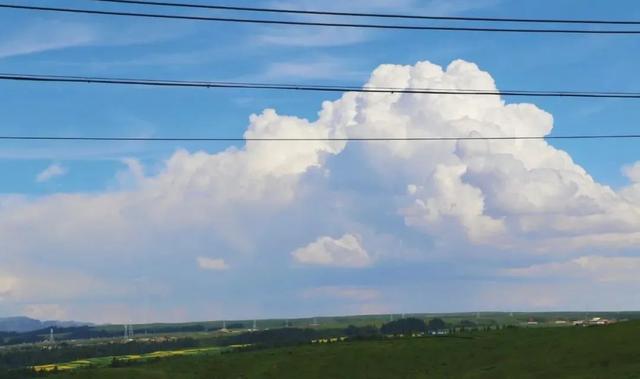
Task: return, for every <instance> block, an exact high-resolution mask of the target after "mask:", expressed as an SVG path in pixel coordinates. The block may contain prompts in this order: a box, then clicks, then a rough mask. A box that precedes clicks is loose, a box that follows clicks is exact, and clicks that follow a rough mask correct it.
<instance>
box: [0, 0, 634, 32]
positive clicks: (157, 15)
mask: <svg viewBox="0 0 640 379" xmlns="http://www.w3.org/2000/svg"><path fill="white" fill-rule="evenodd" d="M0 8H4V9H16V10H30V11H45V12H63V13H75V14H91V15H105V16H124V17H146V18H156V19H173V20H190V21H217V22H230V23H251V24H265V25H292V26H324V27H342V28H366V29H387V30H423V31H428V30H431V31H461V32H503V33H561V34H609V35H623V34H629V35H630V34H640V30H598V29H536V28H484V27H458V26H428V25H389V24H360V23H358V24H352V23H334V22H309V21H287V20H269V19H248V18H229V17H206V16H186V15H176V14H160V13H141V12H121V11H102V10H94V9H79V8H54V7H41V6H31V5H18V4H0Z"/></svg>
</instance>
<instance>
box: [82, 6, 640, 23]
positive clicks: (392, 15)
mask: <svg viewBox="0 0 640 379" xmlns="http://www.w3.org/2000/svg"><path fill="white" fill-rule="evenodd" d="M93 1H99V2H103V3H118V4H135V5H151V6H163V7H178V8H195V9H211V10H222V11H248V12H261V13H284V14H303V15H316V16H348V17H376V18H398V19H413V20H442V21H481V22H513V23H545V24H600V25H640V21H634V20H578V19H548V18H547V19H544V18H501V17H462V16H427V15H410V14H397V13H362V12H336V11H320V10H301V9H276V8H258V7H238V6H230V5H213V4H194V3H176V2H167V1H142V0H93Z"/></svg>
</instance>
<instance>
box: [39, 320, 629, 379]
mask: <svg viewBox="0 0 640 379" xmlns="http://www.w3.org/2000/svg"><path fill="white" fill-rule="evenodd" d="M638 336H640V321H629V322H623V323H618V324H614V325H609V326H603V327H588V328H584V327H566V328H507V329H503V330H496V331H489V332H473V333H467V334H464V335H457V336H447V337H418V338H393V339H383V340H367V341H352V342H336V343H328V344H309V345H300V346H295V347H287V348H273V349H264V350H256V351H243V352H234V353H228V354H212V355H197V356H183V357H177V358H168V359H162V360H153V361H150V362H148V363H141V364H136V365H133V366H129V367H117V368H110V367H109V368H91V369H78V370H72V371H67V372H60V373H58V374H54V375H51V376H48V377H49V378H55V379H63V378H65V379H66V378H78V379H79V378H92V379H108V378H118V379H120V378H131V379H137V378H139V379H152V378H153V379H155V378H172V379H191V378H274V379H275V378H277V379H287V378H296V379H298V378H353V379H358V378H491V379H499V378H575V379H578V378H580V379H584V378H594V379H595V378H616V379H618V378H621V379H624V378H628V379H631V378H640V342H638Z"/></svg>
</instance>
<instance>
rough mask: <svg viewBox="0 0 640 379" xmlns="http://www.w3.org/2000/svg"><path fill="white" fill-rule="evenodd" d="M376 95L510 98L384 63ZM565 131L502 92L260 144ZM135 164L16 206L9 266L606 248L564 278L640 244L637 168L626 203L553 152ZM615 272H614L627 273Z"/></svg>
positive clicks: (535, 147) (257, 127) (364, 109)
mask: <svg viewBox="0 0 640 379" xmlns="http://www.w3.org/2000/svg"><path fill="white" fill-rule="evenodd" d="M367 85H368V86H378V87H397V88H442V89H485V90H495V89H496V86H495V83H494V81H493V79H492V77H491V76H490V75H489V74H488V73H486V72H484V71H482V70H480V69H479V68H478V67H477V66H476V65H475V64H473V63H469V62H465V61H461V60H458V61H454V62H452V63H451V64H450V65H449V66H447V67H446V68H443V67H440V66H438V65H435V64H432V63H429V62H419V63H417V64H416V65H413V66H400V65H382V66H380V67H378V68H377V69H376V70H375V71H374V72H373V73H372V75H371V77H370V79H369V81H368V83H367ZM552 128H553V118H552V116H551V115H550V114H548V113H547V112H545V111H543V110H541V109H539V108H537V107H536V106H535V105H532V104H508V103H506V102H505V100H504V99H502V98H501V97H500V96H465V95H424V94H400V93H346V94H344V95H343V96H342V97H340V98H339V99H338V100H335V101H326V102H324V103H323V104H322V107H321V110H320V111H319V114H318V118H317V119H316V120H313V121H309V120H306V119H302V118H298V117H295V116H284V115H279V114H278V113H277V112H276V111H275V110H272V109H267V110H264V111H263V112H262V113H260V114H258V115H253V116H251V118H250V124H249V127H248V129H247V130H246V132H245V136H246V137H249V138H274V137H287V138H307V137H309V138H326V137H468V136H485V137H488V136H517V135H526V136H532V135H536V136H544V135H548V134H549V133H550V132H551V130H552ZM131 162H134V161H130V162H129V163H130V164H129V166H130V167H131V168H132V169H133V170H134V171H135V172H133V173H132V175H130V176H131V177H133V178H134V180H135V185H134V186H133V187H131V186H127V188H123V189H120V190H116V191H111V192H103V193H98V194H93V193H86V194H56V195H53V196H44V197H40V198H36V199H23V198H19V197H18V198H16V197H12V198H9V197H7V198H5V199H2V200H0V241H2V244H3V246H2V250H1V251H0V260H3V261H5V262H8V263H7V264H9V263H10V262H17V261H19V262H23V263H25V264H29V262H37V261H38V259H39V257H40V256H41V255H42V254H43V251H47V252H48V253H49V254H54V255H55V256H56V259H57V260H58V261H59V262H61V263H60V264H65V263H64V262H68V261H69V260H74V259H80V260H83V261H94V260H104V259H105V258H107V259H109V262H111V258H114V257H118V256H127V257H129V259H137V258H136V257H138V258H140V257H149V256H153V257H158V258H157V259H156V262H157V264H159V265H161V264H162V259H166V258H167V257H172V256H176V255H177V256H183V255H188V259H187V260H188V261H189V262H191V264H190V265H189V266H188V267H189V268H190V269H194V268H195V269H197V267H194V265H193V261H194V259H197V257H199V256H204V255H206V254H207V252H208V251H211V250H212V248H218V250H219V251H222V252H223V253H221V254H220V256H219V257H217V258H216V259H219V260H220V261H219V262H222V263H219V262H218V263H216V262H217V261H216V262H212V261H210V260H206V259H205V258H201V259H200V260H199V261H198V262H199V265H200V267H203V268H211V269H220V268H221V267H223V266H224V262H225V261H228V258H229V256H231V255H241V256H242V259H243V260H242V261H243V262H245V263H246V262H252V261H253V262H256V261H259V262H265V265H264V266H263V268H264V269H265V270H267V269H273V267H275V266H277V267H285V266H287V265H286V263H288V262H290V261H291V260H294V261H295V262H297V263H299V264H301V265H316V266H323V267H325V268H326V269H327V270H331V268H332V267H335V266H346V267H360V268H367V267H370V266H375V265H376V262H378V261H379V259H378V254H376V255H375V256H376V261H375V262H374V260H373V259H372V256H371V254H370V253H369V252H368V251H367V250H366V249H365V248H364V247H363V244H362V242H363V240H364V241H366V242H367V247H370V246H369V244H368V241H369V238H368V237H369V236H373V237H375V236H376V235H381V234H385V235H391V236H392V237H393V238H394V239H395V240H397V241H400V242H402V245H403V246H404V247H406V248H410V249H411V251H412V252H413V253H415V254H413V255H416V254H418V255H423V257H428V256H430V255H433V254H439V256H443V254H453V252H459V251H463V252H464V251H476V250H477V249H476V247H482V249H479V250H480V251H487V250H489V249H491V250H496V251H504V252H508V253H510V254H511V255H516V254H517V255H519V256H520V257H527V256H530V255H531V254H533V253H535V254H540V253H545V254H546V255H547V257H548V258H545V259H547V260H553V259H554V258H553V257H554V256H556V255H557V254H558V253H560V252H562V253H563V255H569V256H570V259H575V258H576V257H578V256H581V255H585V254H584V251H583V250H584V249H585V248H587V247H588V248H590V249H596V250H597V252H596V255H599V256H600V255H601V256H602V257H600V258H596V257H595V256H594V255H590V258H585V259H587V260H588V261H584V260H583V261H571V260H569V261H568V263H566V264H565V266H558V267H560V268H561V269H562V270H564V269H565V268H568V269H571V270H578V271H579V270H582V269H584V267H590V266H589V264H590V263H589V262H598V264H599V263H600V262H602V260H606V259H608V258H607V257H606V255H616V254H618V253H619V252H620V251H621V250H628V249H630V248H633V247H635V246H638V243H640V190H639V189H638V164H637V163H636V164H635V165H633V166H629V167H628V168H626V169H625V171H624V172H625V173H626V175H627V176H628V177H629V178H630V179H631V181H632V182H633V183H632V184H631V185H629V186H628V187H626V188H623V189H621V190H619V191H616V190H614V189H612V188H610V187H609V186H607V185H605V184H601V183H598V182H596V181H595V180H594V179H593V178H592V177H591V176H590V175H589V174H588V173H587V172H586V171H585V170H584V169H583V168H582V167H580V166H579V165H577V164H576V163H575V162H574V161H573V160H572V158H571V157H570V156H569V154H567V153H566V152H564V151H562V150H559V149H557V148H555V147H554V146H552V145H550V144H549V143H547V142H546V141H543V140H526V141H509V140H490V141H489V140H485V141H477V140H476V141H458V142H456V141H431V142H426V141H421V142H416V141H394V142H380V141H371V142H357V143H346V142H341V141H308V142H295V143H294V142H274V141H272V142H259V141H249V142H247V143H246V144H245V145H244V146H242V147H239V148H236V147H229V148H228V149H226V150H224V151H222V152H218V153H208V152H205V151H197V152H190V151H186V150H178V151H176V152H175V153H174V154H173V155H172V156H171V157H169V158H168V159H167V160H166V162H165V163H164V165H163V168H162V170H161V171H160V172H159V173H157V174H154V175H144V174H143V173H144V170H143V169H142V168H141V167H140V165H139V164H137V163H136V164H133V165H132V164H131ZM359 179H363V180H359ZM321 236H325V237H321ZM330 236H334V237H330ZM335 236H341V237H339V238H335ZM357 236H366V237H357ZM406 237H409V238H408V239H406V240H405V238H406ZM314 239H315V241H314ZM193 241H200V242H199V243H194V242H193ZM309 241H314V242H309ZM185 246H186V248H185ZM372 246H373V245H372ZM451 247H455V249H452V248H451ZM370 249H371V248H370ZM291 252H293V253H291ZM590 254H592V253H590ZM404 256H405V255H403V254H401V253H400V252H399V251H396V250H390V251H384V252H383V254H380V257H381V259H382V258H383V259H394V258H395V259H398V260H399V259H403V258H402V257H404ZM445 256H446V255H445ZM132 257H133V258H132ZM141 259H142V258H141ZM451 259H456V258H451ZM564 261H565V262H567V261H566V259H565V260H564ZM117 262H118V261H117V260H113V264H114V265H115V264H117ZM455 262H459V261H458V260H455ZM585 262H587V263H585ZM612 262H613V263H612V264H611V265H609V266H607V267H610V268H611V270H613V269H614V268H615V267H617V266H618V265H619V264H620V263H624V262H627V261H625V260H616V261H612ZM548 263H549V262H547V263H541V264H543V265H544V264H548ZM585 265H586V266H585ZM294 266H296V267H293V268H290V269H291V270H297V269H300V268H299V267H298V266H300V265H294ZM86 267H89V270H90V269H91V268H90V267H92V266H91V265H86ZM239 267H241V264H240V266H237V265H236V264H235V261H234V270H235V269H236V268H239ZM287 267H288V266H287ZM535 267H546V266H535ZM553 267H555V266H553ZM581 267H582V268H581ZM254 269H256V270H259V269H260V267H257V266H256V267H255V268H254ZM528 270H530V271H531V270H533V271H535V270H537V269H536V268H531V269H528ZM364 271H366V270H364ZM498 272H499V274H500V275H502V274H503V273H504V271H503V270H502V268H500V269H497V270H496V273H498ZM516 272H520V273H524V272H525V271H516ZM526 272H528V271H526ZM496 275H498V274H496ZM15 280H19V278H12V279H6V278H5V280H4V281H2V282H0V296H3V297H5V298H6V297H10V296H11V291H7V290H6V289H7V288H10V287H11V286H12V284H11V283H13V281H15ZM326 284H327V285H331V283H326ZM3 288H4V290H3Z"/></svg>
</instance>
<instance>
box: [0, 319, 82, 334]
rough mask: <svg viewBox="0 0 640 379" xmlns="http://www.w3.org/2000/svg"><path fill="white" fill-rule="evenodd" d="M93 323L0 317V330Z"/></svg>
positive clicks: (16, 330) (11, 330)
mask: <svg viewBox="0 0 640 379" xmlns="http://www.w3.org/2000/svg"><path fill="white" fill-rule="evenodd" d="M84 325H93V324H91V323H89V322H78V321H58V320H47V321H40V320H36V319H33V318H29V317H25V316H16V317H0V332H19V333H22V332H30V331H33V330H38V329H43V328H49V327H71V326H84Z"/></svg>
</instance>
